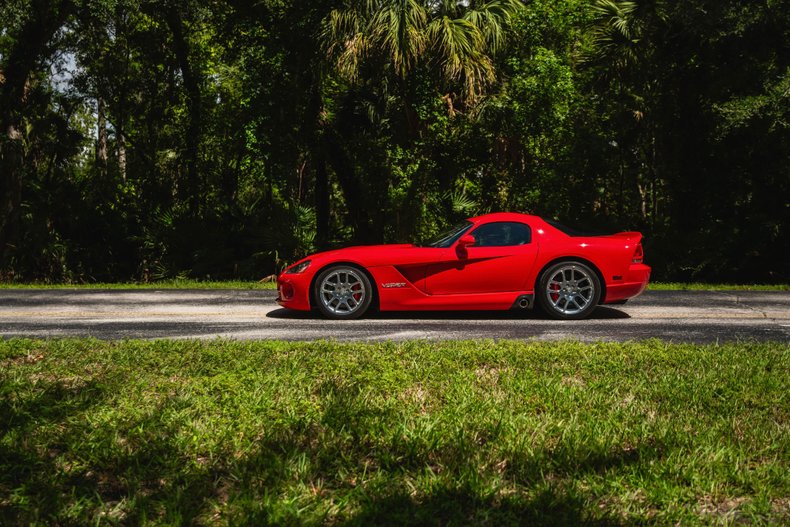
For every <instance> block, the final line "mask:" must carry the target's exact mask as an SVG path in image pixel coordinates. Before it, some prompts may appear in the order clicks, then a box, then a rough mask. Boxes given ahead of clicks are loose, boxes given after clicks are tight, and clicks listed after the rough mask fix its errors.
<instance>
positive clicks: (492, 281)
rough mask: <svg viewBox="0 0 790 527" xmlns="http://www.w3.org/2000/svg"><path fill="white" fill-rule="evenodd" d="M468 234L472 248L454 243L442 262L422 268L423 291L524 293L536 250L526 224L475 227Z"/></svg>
mask: <svg viewBox="0 0 790 527" xmlns="http://www.w3.org/2000/svg"><path fill="white" fill-rule="evenodd" d="M469 234H470V235H471V236H472V237H474V239H475V243H474V245H471V246H468V247H465V248H464V247H461V246H459V245H458V243H456V244H455V245H454V246H453V247H451V248H449V249H447V250H446V252H445V253H444V254H443V257H442V260H441V261H439V262H436V263H433V264H430V265H429V266H428V267H427V269H426V277H425V286H426V291H427V292H428V293H429V294H432V295H458V294H469V293H499V292H508V291H525V290H528V289H532V287H531V286H530V287H527V283H526V282H527V277H528V276H529V274H530V273H529V271H530V269H531V268H532V266H533V265H534V263H535V260H536V259H537V255H538V251H537V246H536V244H535V243H533V242H532V230H531V229H530V227H529V225H527V224H526V223H521V222H514V221H499V222H490V223H484V224H482V225H478V226H477V227H475V228H474V229H473V230H472V231H470V232H469Z"/></svg>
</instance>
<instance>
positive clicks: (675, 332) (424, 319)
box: [0, 289, 790, 342]
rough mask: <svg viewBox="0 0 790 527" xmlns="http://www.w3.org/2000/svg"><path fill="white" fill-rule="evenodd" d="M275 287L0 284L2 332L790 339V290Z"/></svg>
mask: <svg viewBox="0 0 790 527" xmlns="http://www.w3.org/2000/svg"><path fill="white" fill-rule="evenodd" d="M275 294H276V293H275V292H274V291H262V290H248V291H231V290H86V289H77V290H45V289H34V290H31V289H18V290H14V289H6V290H0V336H1V337H5V338H8V337H22V336H24V337H46V338H50V337H85V336H91V337H96V338H100V339H126V338H215V337H228V338H237V339H287V340H314V339H335V340H339V341H341V340H342V341H345V340H354V341H369V340H403V339H479V338H486V339H489V338H493V339H536V340H555V339H562V338H573V339H578V340H582V341H594V340H633V339H645V338H651V337H657V338H662V339H667V340H671V341H674V342H716V341H719V342H724V341H735V340H772V341H780V342H789V341H790V292H773V291H750V292H741V291H738V292H735V291H733V292H726V291H716V292H708V291H685V292H681V291H648V292H646V293H644V294H643V295H642V296H640V297H638V298H636V299H633V300H631V301H630V302H629V303H628V304H626V305H623V306H616V307H599V308H598V309H597V310H596V311H595V312H594V313H593V316H592V318H590V319H588V320H582V321H556V320H549V319H547V318H545V317H544V316H542V315H541V314H540V313H539V312H530V311H527V312H501V313H500V312H442V313H430V312H427V313H426V312H423V313H378V314H374V315H372V316H370V317H369V318H365V319H362V320H353V321H342V322H337V321H329V320H324V319H323V318H321V317H320V316H318V315H317V314H311V313H301V312H295V311H288V310H285V309H282V308H280V307H279V306H278V305H277V304H276V303H275V302H274V299H275Z"/></svg>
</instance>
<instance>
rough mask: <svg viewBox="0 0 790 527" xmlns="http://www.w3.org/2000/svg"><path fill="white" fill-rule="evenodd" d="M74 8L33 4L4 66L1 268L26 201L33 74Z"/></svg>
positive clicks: (45, 1)
mask: <svg viewBox="0 0 790 527" xmlns="http://www.w3.org/2000/svg"><path fill="white" fill-rule="evenodd" d="M73 8H74V6H73V4H72V3H71V1H70V0H61V1H55V0H33V1H32V2H31V5H30V8H29V13H30V15H29V17H28V19H27V22H26V23H25V25H24V26H23V27H22V28H21V30H20V31H19V33H18V34H16V35H14V34H13V33H11V35H12V36H13V37H15V42H14V44H15V45H14V46H13V48H12V49H11V51H10V52H9V53H8V55H7V57H8V58H7V60H6V61H5V63H4V64H2V65H0V69H1V70H2V71H3V77H4V82H3V83H2V84H0V183H1V184H0V266H3V265H4V264H6V263H7V261H8V256H9V254H10V252H11V251H12V250H13V248H14V247H15V246H16V244H17V238H18V235H19V207H20V204H21V199H22V173H23V171H24V164H23V162H22V161H23V157H24V151H23V145H22V133H21V129H22V118H23V116H24V114H25V106H26V102H27V101H26V95H27V88H28V87H29V82H30V74H31V73H32V71H33V70H34V69H35V68H36V67H37V65H38V61H39V60H40V58H41V57H42V56H45V55H46V54H47V53H48V51H49V50H48V49H47V43H48V42H49V41H50V40H51V39H52V37H53V36H54V35H55V33H56V32H57V30H58V29H59V28H60V27H61V26H62V25H63V23H64V22H65V20H66V18H67V17H68V16H69V14H70V13H71V11H72V9H73Z"/></svg>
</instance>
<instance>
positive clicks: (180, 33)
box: [166, 7, 202, 214]
mask: <svg viewBox="0 0 790 527" xmlns="http://www.w3.org/2000/svg"><path fill="white" fill-rule="evenodd" d="M166 15H167V24H168V26H169V27H170V32H171V33H172V34H173V51H174V52H175V54H176V59H178V65H179V68H180V69H181V75H182V76H183V78H184V89H185V90H186V94H187V113H188V115H189V122H188V124H187V130H186V137H185V144H186V152H185V154H186V159H185V161H186V177H187V182H186V185H181V186H180V188H182V189H183V191H184V194H183V195H182V199H186V201H187V203H188V205H189V208H190V210H191V211H192V213H193V214H196V213H197V212H198V208H199V205H200V190H201V186H202V185H201V182H200V174H199V166H198V149H199V147H200V135H201V126H202V124H201V123H202V115H201V113H202V112H201V103H200V84H199V83H198V79H197V77H196V75H195V72H194V70H193V69H192V64H191V62H190V61H189V46H188V44H187V41H186V38H185V37H184V24H183V20H182V18H181V13H180V12H179V11H178V8H176V7H172V8H170V9H168V10H167V13H166Z"/></svg>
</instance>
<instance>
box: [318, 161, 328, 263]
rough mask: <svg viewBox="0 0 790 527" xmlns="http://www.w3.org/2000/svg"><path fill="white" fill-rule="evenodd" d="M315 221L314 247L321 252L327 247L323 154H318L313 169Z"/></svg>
mask: <svg viewBox="0 0 790 527" xmlns="http://www.w3.org/2000/svg"><path fill="white" fill-rule="evenodd" d="M315 220H316V229H315V239H316V245H317V246H318V249H319V250H321V251H323V250H326V249H327V246H328V245H329V176H328V174H327V172H326V158H325V156H324V155H323V153H320V154H319V157H318V159H317V160H316V167H315Z"/></svg>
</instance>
